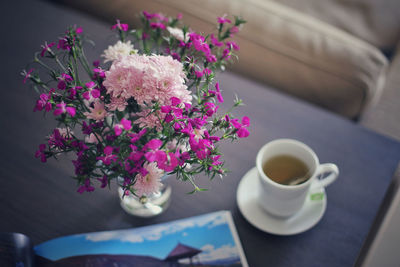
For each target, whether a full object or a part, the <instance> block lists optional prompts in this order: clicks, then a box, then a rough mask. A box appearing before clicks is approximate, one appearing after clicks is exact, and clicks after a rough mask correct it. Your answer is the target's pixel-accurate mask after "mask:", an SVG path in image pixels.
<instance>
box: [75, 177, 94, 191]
mask: <svg viewBox="0 0 400 267" xmlns="http://www.w3.org/2000/svg"><path fill="white" fill-rule="evenodd" d="M93 191H94V187H93V186H91V185H90V179H86V180H85V184H83V185H81V186H80V187H79V188H78V190H77V192H78V193H79V194H83V193H84V192H93Z"/></svg>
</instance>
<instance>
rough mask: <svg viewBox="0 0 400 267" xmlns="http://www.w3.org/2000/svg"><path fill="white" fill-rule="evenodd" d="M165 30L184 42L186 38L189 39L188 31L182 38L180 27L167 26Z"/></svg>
mask: <svg viewBox="0 0 400 267" xmlns="http://www.w3.org/2000/svg"><path fill="white" fill-rule="evenodd" d="M167 30H168V31H169V33H170V34H171V35H172V36H174V37H175V38H176V39H178V40H180V41H184V42H186V41H187V40H189V33H188V32H187V33H186V35H185V38H184V37H183V31H182V29H179V28H172V27H167Z"/></svg>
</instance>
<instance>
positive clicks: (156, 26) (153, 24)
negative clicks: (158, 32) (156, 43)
mask: <svg viewBox="0 0 400 267" xmlns="http://www.w3.org/2000/svg"><path fill="white" fill-rule="evenodd" d="M150 27H151V28H152V29H162V30H165V29H166V27H165V25H164V24H162V23H161V22H151V23H150Z"/></svg>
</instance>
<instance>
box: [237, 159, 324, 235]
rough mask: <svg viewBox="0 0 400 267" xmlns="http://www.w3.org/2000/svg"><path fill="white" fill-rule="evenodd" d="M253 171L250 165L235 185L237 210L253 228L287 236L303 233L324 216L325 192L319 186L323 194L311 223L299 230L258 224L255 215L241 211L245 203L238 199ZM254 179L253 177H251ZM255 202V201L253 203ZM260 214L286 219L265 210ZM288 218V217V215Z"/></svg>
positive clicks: (254, 170) (279, 219) (255, 170)
mask: <svg viewBox="0 0 400 267" xmlns="http://www.w3.org/2000/svg"><path fill="white" fill-rule="evenodd" d="M253 173H255V175H256V173H257V167H256V166H254V167H252V168H251V169H250V170H248V171H247V172H246V173H245V174H244V175H243V177H242V178H241V179H240V182H239V184H238V187H237V190H236V203H237V205H238V208H239V211H240V213H241V214H242V215H243V217H244V218H245V219H246V220H247V221H248V222H249V223H250V224H251V225H252V226H254V227H255V228H257V229H259V230H261V231H263V232H266V233H269V234H274V235H280V236H289V235H296V234H300V233H303V232H305V231H308V230H310V229H311V228H313V227H314V226H315V225H316V224H317V223H318V222H319V221H320V220H321V219H322V217H323V216H324V214H325V211H326V206H327V194H326V192H325V189H324V188H321V189H320V190H321V192H322V193H323V194H324V198H323V200H322V205H321V206H320V207H321V208H320V209H321V211H320V212H319V213H318V216H315V219H314V220H312V221H311V223H310V224H307V225H306V226H305V227H302V228H299V230H297V231H290V230H289V231H285V230H284V231H279V230H278V231H276V230H274V229H271V227H268V225H267V224H264V226H260V225H262V223H257V222H259V219H257V218H256V217H257V216H252V215H251V214H249V213H246V212H243V208H244V207H243V206H244V205H245V204H243V203H241V201H240V199H241V197H240V196H241V194H240V191H241V190H240V188H241V187H243V184H245V183H246V181H248V180H250V179H251V178H250V177H251V176H252V175H254V174H253ZM253 179H254V178H253ZM252 201H254V198H253V199H252ZM255 204H257V203H255ZM259 209H261V207H259ZM262 214H263V216H264V218H265V217H268V218H271V219H273V220H277V221H281V222H284V221H285V220H287V219H286V218H278V217H275V216H273V215H269V214H268V213H266V212H262ZM289 218H290V217H289Z"/></svg>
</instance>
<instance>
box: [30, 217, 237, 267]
mask: <svg viewBox="0 0 400 267" xmlns="http://www.w3.org/2000/svg"><path fill="white" fill-rule="evenodd" d="M228 216H229V212H226V211H222V212H215V213H209V214H205V215H201V216H196V217H191V218H187V219H182V220H178V221H173V222H168V223H163V224H157V225H152V226H146V227H141V228H133V229H127V230H116V231H106V232H97V233H89V234H80V235H73V236H66V237H61V238H57V239H53V240H50V241H47V242H45V243H42V244H40V245H38V246H36V247H35V252H36V253H37V254H38V255H40V256H43V257H46V258H48V259H51V260H58V259H61V258H66V257H70V256H77V255H86V254H133V255H146V256H153V257H156V258H159V259H164V258H165V257H166V256H167V255H168V254H169V253H170V252H171V251H172V250H173V249H174V248H175V246H176V245H177V244H178V243H181V244H184V245H187V246H191V247H194V248H197V249H200V250H202V251H203V253H201V254H200V255H199V256H200V257H201V259H202V260H203V261H208V260H215V259H223V258H230V257H237V258H238V257H239V254H238V250H237V247H236V245H235V241H234V239H233V236H232V234H231V231H230V228H229V225H228V221H227V218H228Z"/></svg>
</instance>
